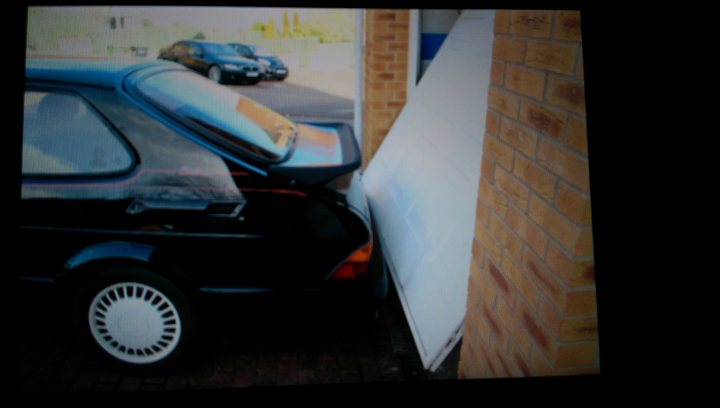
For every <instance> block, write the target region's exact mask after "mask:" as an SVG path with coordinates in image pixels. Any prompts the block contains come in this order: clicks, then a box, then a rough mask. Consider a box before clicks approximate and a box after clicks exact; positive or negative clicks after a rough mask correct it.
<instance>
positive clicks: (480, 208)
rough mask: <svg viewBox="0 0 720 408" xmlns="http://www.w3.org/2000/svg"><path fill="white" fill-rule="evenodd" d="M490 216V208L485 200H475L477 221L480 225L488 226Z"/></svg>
mask: <svg viewBox="0 0 720 408" xmlns="http://www.w3.org/2000/svg"><path fill="white" fill-rule="evenodd" d="M489 216H490V210H489V209H488V207H487V205H485V203H484V202H483V201H481V200H477V201H476V202H475V222H477V223H479V224H480V225H483V226H487V225H488V220H489V219H488V217H489Z"/></svg>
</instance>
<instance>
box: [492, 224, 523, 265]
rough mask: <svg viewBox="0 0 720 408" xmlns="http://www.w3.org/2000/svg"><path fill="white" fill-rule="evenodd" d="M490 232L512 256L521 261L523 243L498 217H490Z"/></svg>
mask: <svg viewBox="0 0 720 408" xmlns="http://www.w3.org/2000/svg"><path fill="white" fill-rule="evenodd" d="M489 231H490V233H491V234H493V237H494V238H495V239H496V240H497V241H498V242H499V243H500V245H502V247H503V248H505V249H506V250H507V251H508V252H510V255H511V256H513V257H514V258H515V259H521V256H522V255H521V254H522V241H521V240H520V238H518V237H516V236H515V234H513V233H512V232H511V231H510V229H509V228H508V227H506V226H505V224H504V223H503V222H502V221H501V220H500V219H499V218H498V217H497V216H490V227H489Z"/></svg>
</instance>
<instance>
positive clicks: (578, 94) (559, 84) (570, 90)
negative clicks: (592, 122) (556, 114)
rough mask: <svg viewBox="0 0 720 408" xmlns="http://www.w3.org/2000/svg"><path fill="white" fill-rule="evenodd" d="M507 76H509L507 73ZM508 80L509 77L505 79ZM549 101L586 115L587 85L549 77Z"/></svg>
mask: <svg viewBox="0 0 720 408" xmlns="http://www.w3.org/2000/svg"><path fill="white" fill-rule="evenodd" d="M506 76H508V75H507V74H506ZM505 81H506V82H507V78H506V79H505ZM547 101H548V102H550V103H551V104H553V105H556V106H558V107H560V108H563V109H567V110H568V111H570V112H573V113H577V114H578V115H582V116H585V85H584V84H583V83H582V81H575V80H569V79H565V78H561V77H558V76H555V75H550V77H549V78H548V91H547Z"/></svg>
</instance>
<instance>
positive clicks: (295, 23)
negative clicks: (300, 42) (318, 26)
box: [293, 11, 302, 37]
mask: <svg viewBox="0 0 720 408" xmlns="http://www.w3.org/2000/svg"><path fill="white" fill-rule="evenodd" d="M293 33H294V34H295V35H296V36H298V37H299V36H300V35H302V31H301V28H300V15H299V14H298V12H297V11H294V12H293Z"/></svg>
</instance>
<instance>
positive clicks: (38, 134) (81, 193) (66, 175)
mask: <svg viewBox="0 0 720 408" xmlns="http://www.w3.org/2000/svg"><path fill="white" fill-rule="evenodd" d="M136 162H137V158H136V157H135V154H134V153H133V151H132V149H131V148H130V146H129V145H128V144H127V142H125V141H124V139H123V138H122V137H121V136H120V135H119V134H118V133H117V131H116V130H115V129H114V128H113V127H112V126H111V125H110V124H109V123H108V122H107V121H106V119H105V118H104V117H103V116H102V115H101V114H100V113H99V112H98V111H97V110H96V109H95V108H94V107H93V106H92V104H91V103H90V102H89V101H88V100H87V99H85V98H84V97H83V96H81V94H79V93H77V92H75V91H74V90H73V88H71V87H54V86H47V87H46V86H43V85H38V84H30V86H29V87H28V88H26V91H25V105H24V121H23V151H22V190H21V191H22V193H21V200H22V201H21V209H20V221H21V241H22V242H21V245H20V247H21V248H22V252H23V253H22V254H21V256H22V259H24V260H25V261H27V263H26V267H25V268H23V269H22V271H21V272H20V275H21V276H24V277H29V278H38V279H47V278H50V279H51V278H53V277H54V276H55V275H56V274H57V273H59V272H60V271H61V270H62V267H63V264H64V263H65V262H66V261H67V260H68V259H69V258H70V257H71V256H72V255H73V254H75V253H76V252H77V251H78V250H80V249H82V248H86V247H88V246H90V245H92V244H93V242H92V240H93V234H91V233H88V232H89V231H93V230H96V229H107V228H108V227H110V228H111V229H112V228H113V225H112V224H113V223H115V224H117V223H119V222H121V217H120V215H121V214H122V213H123V212H124V210H125V208H127V206H128V203H127V202H126V201H125V200H122V199H117V197H115V198H116V199H114V197H113V196H114V195H116V193H117V191H119V190H120V186H122V185H123V180H126V179H127V177H128V175H129V174H130V173H131V172H132V171H133V169H134V167H135V165H136Z"/></svg>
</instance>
